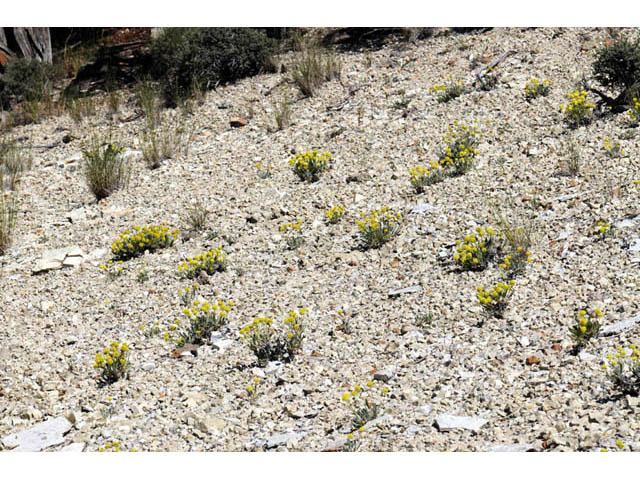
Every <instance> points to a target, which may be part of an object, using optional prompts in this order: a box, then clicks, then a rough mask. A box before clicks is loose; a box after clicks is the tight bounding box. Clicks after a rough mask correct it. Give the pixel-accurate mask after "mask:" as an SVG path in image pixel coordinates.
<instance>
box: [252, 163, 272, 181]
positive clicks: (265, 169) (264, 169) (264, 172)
mask: <svg viewBox="0 0 640 480" xmlns="http://www.w3.org/2000/svg"><path fill="white" fill-rule="evenodd" d="M255 167H256V171H257V174H258V178H261V179H263V180H264V179H267V178H271V170H273V165H271V164H270V163H269V164H267V165H263V164H262V162H258V163H256V164H255Z"/></svg>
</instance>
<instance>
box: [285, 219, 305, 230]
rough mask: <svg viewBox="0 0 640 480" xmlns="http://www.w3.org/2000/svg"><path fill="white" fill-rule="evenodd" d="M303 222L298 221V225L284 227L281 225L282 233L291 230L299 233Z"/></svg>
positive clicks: (290, 224)
mask: <svg viewBox="0 0 640 480" xmlns="http://www.w3.org/2000/svg"><path fill="white" fill-rule="evenodd" d="M303 221H304V220H298V221H297V222H296V223H283V224H282V225H280V231H281V232H286V231H287V230H289V229H291V230H294V231H296V232H297V231H298V230H300V227H301V226H302V222H303Z"/></svg>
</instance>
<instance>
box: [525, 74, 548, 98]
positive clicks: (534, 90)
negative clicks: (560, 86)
mask: <svg viewBox="0 0 640 480" xmlns="http://www.w3.org/2000/svg"><path fill="white" fill-rule="evenodd" d="M550 90H551V80H543V81H542V82H540V81H539V80H538V79H536V78H532V79H531V80H530V81H529V82H528V83H527V84H526V85H525V87H524V94H525V97H526V99H527V100H531V99H533V98H536V97H538V96H543V97H546V96H547V95H548V94H549V91H550Z"/></svg>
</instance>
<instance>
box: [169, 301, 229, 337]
mask: <svg viewBox="0 0 640 480" xmlns="http://www.w3.org/2000/svg"><path fill="white" fill-rule="evenodd" d="M233 306H234V303H233V301H229V302H227V303H224V302H223V301H218V302H216V303H213V304H210V303H209V302H206V301H205V302H200V301H198V300H194V301H193V303H192V305H191V307H186V308H184V309H183V310H182V314H183V315H184V316H185V317H186V319H183V321H180V319H178V318H176V319H175V320H174V322H173V323H172V324H171V325H169V331H170V332H176V335H177V338H176V343H177V344H178V346H179V347H181V346H183V345H184V344H186V343H193V344H196V345H202V344H204V343H206V342H208V341H209V339H210V338H211V333H212V332H215V331H217V330H220V328H222V327H223V326H224V325H226V324H227V313H229V311H230V310H231V307H233ZM169 336H171V333H170V334H169ZM166 337H167V336H166V335H165V338H166Z"/></svg>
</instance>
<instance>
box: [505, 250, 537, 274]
mask: <svg viewBox="0 0 640 480" xmlns="http://www.w3.org/2000/svg"><path fill="white" fill-rule="evenodd" d="M530 262H531V252H530V251H529V250H525V249H524V248H522V247H521V246H517V247H516V251H515V252H513V253H511V254H509V255H506V256H505V257H504V260H503V262H502V263H501V264H500V268H502V269H503V270H504V271H505V273H506V275H507V278H513V277H515V276H516V275H519V274H520V273H522V272H523V271H524V269H525V267H526V266H527V263H530Z"/></svg>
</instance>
